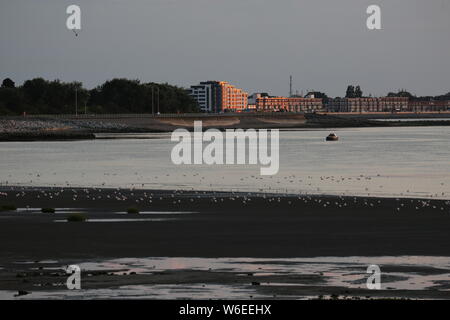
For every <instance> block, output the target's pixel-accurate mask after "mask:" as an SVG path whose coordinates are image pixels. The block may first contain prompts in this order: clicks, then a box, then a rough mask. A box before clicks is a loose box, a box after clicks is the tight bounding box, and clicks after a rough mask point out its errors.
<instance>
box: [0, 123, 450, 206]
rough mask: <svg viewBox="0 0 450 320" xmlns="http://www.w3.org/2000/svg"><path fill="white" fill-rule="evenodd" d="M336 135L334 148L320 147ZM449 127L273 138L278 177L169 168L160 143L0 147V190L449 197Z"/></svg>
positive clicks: (247, 169) (255, 169)
mask: <svg viewBox="0 0 450 320" xmlns="http://www.w3.org/2000/svg"><path fill="white" fill-rule="evenodd" d="M330 131H335V132H336V133H337V134H338V135H339V136H340V138H341V139H340V141H338V142H332V143H330V142H328V143H327V142H325V141H324V138H325V137H326V136H327V135H328V134H329V133H330ZM449 137H450V127H448V126H445V127H402V128H353V129H338V130H328V129H327V130H309V131H300V130H297V131H295V130H291V131H281V132H280V171H279V173H278V174H277V175H275V176H260V175H259V169H260V166H259V165H257V166H249V165H237V166H230V165H227V166H207V165H195V166H176V165H174V164H172V162H171V160H170V153H171V149H172V147H173V146H174V145H175V143H172V142H171V141H170V139H169V138H168V137H167V136H165V137H164V136H162V137H161V138H160V139H147V140H143V139H123V140H121V139H117V140H92V141H72V142H1V143H0V157H1V161H0V179H1V180H0V184H1V185H31V186H59V187H62V186H72V187H77V186H81V187H90V186H96V187H123V188H128V187H135V188H146V189H186V190H190V189H196V190H226V191H257V192H259V191H264V192H283V193H285V192H289V193H309V194H338V195H342V194H345V195H365V196H367V195H370V196H392V197H433V198H441V199H450V142H449Z"/></svg>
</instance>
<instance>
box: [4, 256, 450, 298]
mask: <svg viewBox="0 0 450 320" xmlns="http://www.w3.org/2000/svg"><path fill="white" fill-rule="evenodd" d="M372 264H376V265H379V266H380V268H381V272H382V276H381V282H382V284H381V289H382V290H440V291H445V292H449V296H450V286H449V284H450V257H430V256H400V257H317V258H290V259H265V258H213V259H211V258H163V257H161V258H127V259H114V260H106V261H102V262H85V263H78V265H79V266H80V267H81V268H82V270H83V271H86V272H88V271H89V272H95V271H107V272H108V273H110V274H115V275H119V276H120V275H129V274H136V275H137V276H135V277H138V276H139V275H154V276H155V277H158V276H159V275H160V274H165V275H166V276H165V277H166V278H164V280H163V281H164V283H163V284H160V283H154V284H148V285H144V284H142V285H137V284H136V283H133V284H132V285H126V284H124V285H120V286H118V287H115V288H101V289H89V290H81V291H68V290H56V291H45V290H44V291H36V292H33V293H32V294H30V295H27V296H24V297H20V298H22V299H48V298H55V299H58V298H59V299H62V298H71V299H93V298H94V299H103V298H147V299H248V298H249V297H252V298H258V299H259V298H261V299H264V298H266V299H267V298H273V295H272V294H271V293H268V292H267V291H264V290H261V289H264V288H265V287H271V288H276V287H279V288H283V287H305V288H309V287H310V286H312V285H313V286H320V287H330V288H331V287H340V288H344V289H345V288H353V289H357V288H360V289H366V281H367V278H368V276H369V274H367V272H366V270H367V267H368V266H369V265H372ZM44 269H45V268H44ZM48 269H52V270H54V269H55V267H54V265H51V266H50V267H48ZM192 271H203V272H208V277H209V278H211V273H212V274H214V273H216V274H218V275H219V276H218V278H217V280H215V281H211V280H209V281H206V282H205V283H198V280H199V279H198V278H192V281H191V282H190V281H189V280H186V279H185V280H183V281H181V279H183V272H192ZM168 272H180V273H179V274H178V276H175V277H173V278H170V277H167V274H168ZM224 273H227V274H228V273H233V274H235V275H236V276H240V277H243V278H247V279H252V278H253V279H255V277H258V281H260V283H258V285H257V286H252V285H251V284H250V281H251V280H245V281H244V282H238V281H231V282H230V281H226V280H224V279H223V274H224ZM191 274H192V273H191ZM205 275H206V274H205ZM249 276H251V277H252V278H249ZM187 278H189V277H187ZM170 279H172V282H170ZM174 279H175V280H174ZM180 281H181V282H180ZM60 289H61V288H60ZM11 297H12V292H10V291H0V298H11ZM311 297H312V296H311V295H308V291H307V290H306V291H303V292H302V293H301V294H298V295H294V296H292V295H289V298H296V299H301V298H311ZM278 298H280V297H278Z"/></svg>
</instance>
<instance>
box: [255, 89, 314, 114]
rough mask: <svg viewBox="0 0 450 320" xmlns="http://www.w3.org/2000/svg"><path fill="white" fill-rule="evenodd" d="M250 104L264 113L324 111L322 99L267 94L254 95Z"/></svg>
mask: <svg viewBox="0 0 450 320" xmlns="http://www.w3.org/2000/svg"><path fill="white" fill-rule="evenodd" d="M249 104H250V105H255V109H256V110H257V111H262V112H315V111H321V110H322V109H323V103H322V99H319V98H303V97H290V98H287V97H273V96H269V95H268V94H267V93H254V94H253V95H251V96H250V97H249Z"/></svg>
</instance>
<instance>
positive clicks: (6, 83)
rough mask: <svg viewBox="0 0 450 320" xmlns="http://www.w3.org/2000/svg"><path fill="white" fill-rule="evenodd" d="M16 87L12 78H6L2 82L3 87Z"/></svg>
mask: <svg viewBox="0 0 450 320" xmlns="http://www.w3.org/2000/svg"><path fill="white" fill-rule="evenodd" d="M15 87H16V84H15V83H14V81H12V80H11V79H10V78H6V79H4V80H3V82H2V88H10V89H12V88H15Z"/></svg>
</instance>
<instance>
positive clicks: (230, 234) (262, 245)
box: [0, 187, 450, 298]
mask: <svg viewBox="0 0 450 320" xmlns="http://www.w3.org/2000/svg"><path fill="white" fill-rule="evenodd" d="M0 204H14V205H16V206H17V207H18V208H19V210H17V211H11V212H7V211H4V212H0V243H1V248H2V250H1V251H0V267H1V268H2V269H0V279H1V280H0V283H2V284H1V285H0V287H1V288H0V290H20V288H23V289H24V290H25V289H26V288H28V289H29V290H31V289H35V290H36V288H37V287H36V286H32V288H30V285H31V284H32V282H33V281H31V282H26V281H25V282H24V281H23V280H24V279H22V278H20V276H19V277H17V274H19V273H21V272H24V273H26V274H27V275H26V277H25V279H28V277H31V278H29V280H27V281H30V279H31V280H32V279H35V280H36V279H38V280H39V281H41V280H42V279H44V280H42V281H41V282H43V283H44V284H45V283H50V284H51V283H52V281H50V280H48V279H46V278H45V277H46V275H45V274H44V275H39V273H38V274H37V276H36V277H37V278H36V277H35V278H33V277H32V275H29V274H28V273H30V266H29V265H21V264H17V262H20V261H28V262H34V261H42V260H56V261H58V263H59V264H58V266H59V265H60V264H62V263H64V264H69V263H79V262H86V261H102V260H106V259H117V258H138V257H204V258H219V257H236V258H239V257H253V258H295V257H327V256H334V257H336V256H342V257H348V256H404V255H415V256H421V255H423V256H449V253H450V234H449V232H448V230H450V202H449V201H445V200H429V199H428V200H421V199H395V198H393V199H390V198H368V197H338V196H308V195H291V196H280V195H270V194H246V193H224V192H221V193H214V192H195V191H184V192H182V191H178V192H177V191H157V190H153V191H152V190H123V189H121V190H118V189H62V188H21V187H16V188H11V187H1V188H0ZM27 207H28V209H26V208H27ZM42 207H52V208H57V211H56V213H54V214H45V213H41V212H40V208H42ZM129 207H137V208H139V209H140V210H141V211H142V213H141V214H139V215H131V214H125V213H124V212H125V210H126V209H127V208H129ZM33 208H35V209H33ZM62 208H66V209H62ZM69 212H83V213H84V214H85V215H86V216H87V217H88V219H90V222H89V221H87V222H81V223H73V222H72V223H69V222H56V221H64V220H65V218H66V217H67V215H68V214H69ZM171 212H175V213H171ZM124 219H125V220H124ZM133 219H140V221H133ZM392 268H394V270H395V267H392ZM397 268H398V266H397ZM38 270H39V269H38ZM191 271H192V270H191ZM422 271H423V272H425V273H426V274H433V272H434V273H436V270H429V269H427V268H425V269H423V270H422ZM34 272H36V271H34ZM169 273H170V277H169V279H172V280H169V282H171V283H183V281H185V280H186V279H191V277H192V276H198V277H200V278H203V279H206V280H204V281H203V282H207V283H218V282H219V283H222V284H226V283H228V282H230V283H235V282H236V281H237V280H236V279H235V277H236V276H235V275H234V274H233V273H230V274H227V275H223V274H220V273H214V274H208V270H206V271H202V273H200V274H197V273H195V272H194V274H192V273H190V271H171V272H169ZM97 276H98V278H95V277H94V278H92V279H94V280H95V281H94V280H92V283H91V285H92V288H99V287H102V288H104V287H105V286H106V287H115V286H122V285H125V284H144V283H151V284H164V283H167V281H166V280H167V277H166V275H161V274H160V275H156V276H153V277H150V278H149V276H148V275H139V274H138V275H130V274H128V275H125V276H123V275H122V276H121V278H117V280H116V279H115V280H114V281H112V282H111V281H110V279H112V278H111V276H108V275H107V274H106V275H105V274H99V275H97ZM42 277H43V278H42ZM49 277H56V278H55V279H57V277H58V276H57V275H54V276H51V275H49ZM171 277H172V278H171ZM90 279H91V278H90ZM164 279H166V280H164ZM208 279H211V281H209V282H208V281H207V280H208ZM239 279H240V278H239ZM283 279H285V280H283ZM262 280H264V279H256V280H254V281H255V282H260V281H262ZM266 280H267V281H268V282H275V283H276V282H280V281H281V282H285V281H289V275H288V276H285V277H284V278H280V279H275V278H270V279H266ZM322 280H323V279H321V277H320V276H317V275H315V276H314V277H312V278H308V279H307V280H305V279H301V283H302V286H301V288H299V287H296V286H281V287H276V286H275V287H273V286H272V287H273V288H271V289H268V288H266V287H264V286H261V287H258V291H260V290H262V291H264V290H266V291H267V290H269V291H270V290H272V291H270V294H272V292H273V294H274V295H279V296H280V295H286V294H287V293H286V291H288V292H295V296H296V297H298V296H301V295H302V294H301V293H302V292H303V291H304V293H306V292H310V293H313V295H315V294H316V293H317V295H322V294H326V293H327V292H328V293H331V294H334V293H336V294H340V295H342V294H344V293H345V291H348V293H346V294H347V295H355V296H364V295H365V294H367V292H366V291H367V290H362V291H361V289H355V288H351V289H350V288H348V289H345V290H344V288H339V287H337V288H335V289H333V288H331V287H327V288H323V286H322V285H321V284H320V283H321V281H322ZM442 280H443V283H442V287H443V288H446V286H447V284H446V282H445V281H446V279H442ZM89 281H91V280H89ZM187 281H188V282H189V281H190V282H192V281H191V280H187ZM239 281H240V280H239ZM251 282H253V281H250V283H251ZM88 283H90V282H88ZM246 283H247V284H248V281H247V280H246ZM19 284H20V285H19ZM87 285H88V286H90V285H89V284H87ZM250 285H251V284H250ZM50 287H51V288H55V287H54V286H51V285H50ZM308 287H309V288H308ZM252 288H253V287H252ZM330 288H331V289H330ZM37 290H41V288H37ZM302 290H303V291H302ZM305 290H306V291H305ZM308 290H309V291H308ZM387 291H389V290H387ZM387 291H386V292H382V291H377V293H372V294H371V295H375V296H390V297H391V296H398V293H399V292H397V293H396V294H394V293H389V292H390V291H389V292H387ZM431 291H433V290H431ZM431 291H430V292H428V291H426V292H425V291H423V290H422V291H420V295H418V294H416V293H413V292H412V291H409V294H410V297H421V298H427V297H440V298H442V297H445V298H448V294H447V292H446V291H439V290H434V291H435V292H431ZM338 292H340V293H338ZM358 292H359V293H358ZM371 292H372V291H371ZM265 295H267V292H266V293H265ZM402 296H404V295H402Z"/></svg>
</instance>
